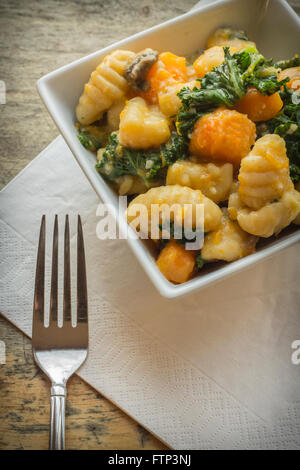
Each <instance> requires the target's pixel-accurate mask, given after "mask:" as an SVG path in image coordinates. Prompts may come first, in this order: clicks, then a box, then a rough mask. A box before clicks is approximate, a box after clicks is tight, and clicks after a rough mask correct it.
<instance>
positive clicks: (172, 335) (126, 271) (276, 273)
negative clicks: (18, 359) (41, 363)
mask: <svg viewBox="0 0 300 470" xmlns="http://www.w3.org/2000/svg"><path fill="white" fill-rule="evenodd" d="M98 203H99V200H98V199H97V196H96V195H95V193H94V191H93V190H92V189H91V187H90V185H89V183H88V182H87V180H86V179H85V177H84V176H83V174H82V172H81V170H80V168H79V166H78V165H77V163H76V162H75V160H74V157H73V156H72V154H71V152H70V151H69V149H68V148H67V146H66V144H65V143H64V141H63V139H62V138H61V137H59V138H57V139H56V140H55V141H54V142H53V143H52V144H51V145H50V146H49V147H47V148H46V149H45V150H44V151H43V152H42V153H41V154H40V155H39V156H38V157H37V158H36V159H35V160H33V161H32V163H31V164H30V165H29V166H28V167H27V168H26V169H25V170H24V171H23V172H21V173H20V174H19V175H18V176H17V177H16V178H15V179H14V180H13V181H12V182H11V183H10V184H9V185H8V186H7V187H6V188H5V189H4V190H3V191H2V192H1V193H0V219H1V222H0V241H1V268H0V292H1V294H0V309H1V311H2V312H3V314H4V315H5V316H6V317H7V318H8V319H9V320H10V321H12V322H13V323H14V324H15V325H17V326H18V327H19V328H20V329H21V330H23V331H24V332H25V333H27V334H28V335H29V336H30V334H31V321H32V298H33V286H34V270H35V261H36V250H37V241H38V231H39V224H40V217H41V214H42V213H46V214H48V215H54V213H59V214H65V213H78V212H79V213H81V215H82V218H83V224H84V236H85V245H86V257H87V259H86V262H87V269H88V288H89V313H90V352H89V357H88V360H87V362H86V364H85V365H84V366H83V367H82V369H81V370H80V376H81V377H83V378H84V379H85V380H86V381H87V382H89V383H90V384H91V385H93V386H94V387H95V388H96V389H97V390H99V391H100V392H101V393H103V394H104V395H105V396H107V397H108V398H109V399H110V400H112V401H113V402H115V403H116V404H117V405H118V406H119V407H120V408H122V409H123V410H125V411H126V412H127V413H128V414H130V415H131V416H133V417H134V418H135V419H136V420H137V421H139V422H140V423H141V424H142V425H143V426H145V427H146V428H148V429H149V430H151V431H152V432H153V433H154V434H156V435H157V436H159V437H160V438H161V439H162V440H164V441H165V442H166V443H168V444H169V445H170V446H172V447H174V448H177V449H179V448H182V449H183V448H185V449H192V448H195V449H210V448H211V449H213V448H220V449H221V448H222V449H223V448H238V449H240V448H300V399H299V398H300V395H299V393H300V392H299V390H300V366H296V365H293V364H292V362H291V354H292V352H293V350H292V349H291V343H292V342H293V341H294V340H295V339H299V338H300V320H299V305H300V292H299V278H300V263H299V245H296V246H293V247H291V248H289V249H286V250H284V251H283V252H281V253H280V254H278V255H277V256H276V257H274V258H272V259H269V260H267V261H265V262H263V263H261V264H259V265H257V266H255V267H253V268H251V269H249V270H248V271H246V272H243V273H241V274H239V275H237V276H235V277H233V278H231V279H229V280H226V281H224V282H222V283H220V284H218V285H215V286H212V287H210V288H207V289H206V290H204V291H201V292H199V293H197V292H196V293H195V294H192V295H190V296H188V297H186V298H183V299H179V300H168V299H165V298H163V297H161V296H160V294H159V293H158V292H157V291H156V289H155V288H154V287H153V285H152V283H151V282H150V280H149V279H148V278H147V277H146V275H145V274H144V272H143V270H142V268H141V267H140V265H139V263H138V261H137V260H136V259H135V257H134V256H133V254H132V252H131V250H130V249H129V248H128V246H127V242H126V241H125V240H106V241H100V240H98V239H97V237H96V225H97V222H98V221H99V218H98V217H97V216H96V208H97V205H98ZM50 219H51V217H48V220H50ZM48 225H49V224H48ZM48 228H49V230H51V229H52V227H48ZM72 228H73V227H72ZM72 234H74V230H72ZM73 241H74V239H73ZM4 339H5V338H4Z"/></svg>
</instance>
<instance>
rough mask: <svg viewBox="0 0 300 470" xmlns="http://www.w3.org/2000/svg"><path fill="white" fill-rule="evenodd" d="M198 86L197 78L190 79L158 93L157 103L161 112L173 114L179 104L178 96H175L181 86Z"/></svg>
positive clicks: (176, 111)
mask: <svg viewBox="0 0 300 470" xmlns="http://www.w3.org/2000/svg"><path fill="white" fill-rule="evenodd" d="M194 87H197V88H200V82H198V81H197V80H192V81H190V82H187V83H179V84H177V85H173V86H172V87H169V88H168V89H167V90H166V91H165V92H163V93H160V94H159V96H158V104H159V108H160V110H161V112H162V113H163V114H165V115H166V116H167V117H172V116H175V115H176V114H177V113H178V111H179V109H180V106H181V101H180V98H179V97H178V96H177V93H179V92H180V90H182V88H190V89H191V90H192V89H193V88H194Z"/></svg>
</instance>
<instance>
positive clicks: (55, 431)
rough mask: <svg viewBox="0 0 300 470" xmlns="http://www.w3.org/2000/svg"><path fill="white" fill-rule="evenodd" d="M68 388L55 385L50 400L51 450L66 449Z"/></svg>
mask: <svg viewBox="0 0 300 470" xmlns="http://www.w3.org/2000/svg"><path fill="white" fill-rule="evenodd" d="M66 393H67V391H66V387H65V386H62V385H53V386H52V387H51V398H50V400H51V401H50V443H49V448H50V450H64V448H65V409H66Z"/></svg>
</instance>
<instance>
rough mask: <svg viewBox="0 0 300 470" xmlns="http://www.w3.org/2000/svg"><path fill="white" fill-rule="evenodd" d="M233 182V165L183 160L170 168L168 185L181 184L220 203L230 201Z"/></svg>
mask: <svg viewBox="0 0 300 470" xmlns="http://www.w3.org/2000/svg"><path fill="white" fill-rule="evenodd" d="M232 182H233V166H232V164H231V163H224V164H221V163H220V164H215V163H193V162H190V161H187V160H182V161H178V162H176V163H174V164H173V165H171V166H170V167H169V168H168V173H167V181H166V183H167V184H169V185H171V184H180V185H181V186H188V187H189V188H192V189H200V190H201V191H202V192H203V194H204V195H205V196H206V197H208V198H209V199H211V200H212V201H214V202H216V203H218V202H221V201H226V200H227V199H228V196H229V193H230V189H231V185H232Z"/></svg>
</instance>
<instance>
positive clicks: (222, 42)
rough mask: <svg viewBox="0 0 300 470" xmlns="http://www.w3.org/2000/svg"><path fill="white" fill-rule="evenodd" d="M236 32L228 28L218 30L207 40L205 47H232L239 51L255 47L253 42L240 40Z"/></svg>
mask: <svg viewBox="0 0 300 470" xmlns="http://www.w3.org/2000/svg"><path fill="white" fill-rule="evenodd" d="M238 36H239V34H238V31H234V30H233V29H230V28H219V29H217V30H216V31H215V32H214V33H213V34H212V35H211V36H209V38H208V40H207V47H213V46H233V47H236V48H237V49H238V50H239V51H240V50H242V49H245V47H255V48H256V45H255V42H253V41H248V40H245V39H240V38H239V37H238Z"/></svg>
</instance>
